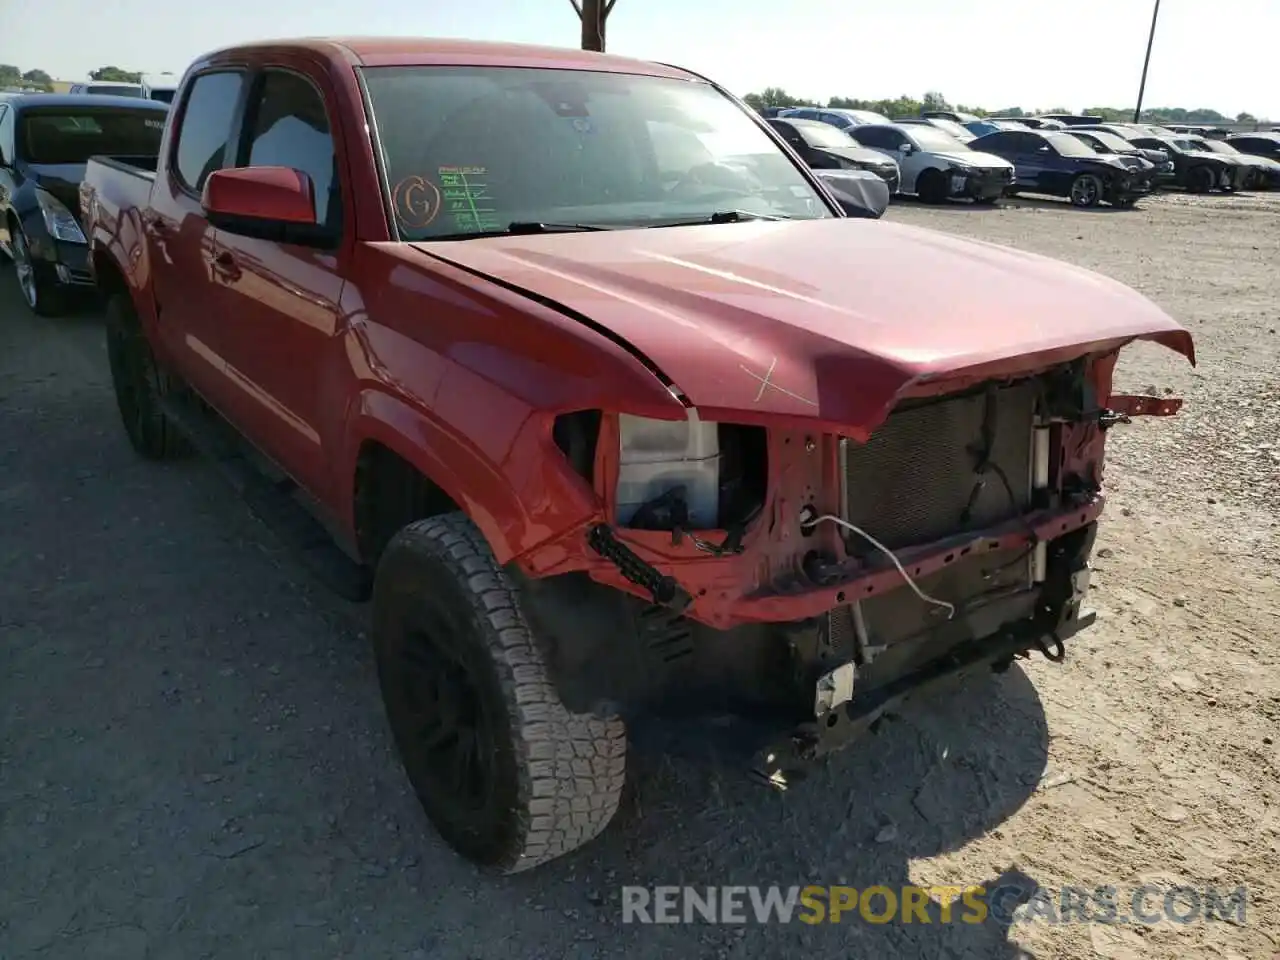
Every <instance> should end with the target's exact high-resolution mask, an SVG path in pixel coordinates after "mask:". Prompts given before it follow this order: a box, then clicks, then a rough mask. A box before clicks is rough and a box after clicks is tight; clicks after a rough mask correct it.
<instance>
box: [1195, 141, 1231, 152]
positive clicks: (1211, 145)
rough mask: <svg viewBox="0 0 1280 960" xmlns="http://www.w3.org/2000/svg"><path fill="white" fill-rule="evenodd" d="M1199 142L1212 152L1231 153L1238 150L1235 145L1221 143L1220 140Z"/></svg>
mask: <svg viewBox="0 0 1280 960" xmlns="http://www.w3.org/2000/svg"><path fill="white" fill-rule="evenodd" d="M1199 142H1200V143H1203V144H1204V147H1205V149H1207V150H1209V151H1211V152H1212V153H1226V154H1232V153H1239V152H1240V151H1238V150H1237V149H1236V148H1235V147H1233V146H1231V144H1229V143H1223V142H1222V141H1221V140H1202V141H1199Z"/></svg>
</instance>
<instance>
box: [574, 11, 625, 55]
mask: <svg viewBox="0 0 1280 960" xmlns="http://www.w3.org/2000/svg"><path fill="white" fill-rule="evenodd" d="M569 2H570V3H572V4H573V9H574V10H576V11H578V19H579V20H580V21H582V49H583V50H595V51H596V52H598V53H604V27H605V23H606V22H607V21H608V19H609V14H611V13H613V5H614V4H615V3H617V2H618V0H569Z"/></svg>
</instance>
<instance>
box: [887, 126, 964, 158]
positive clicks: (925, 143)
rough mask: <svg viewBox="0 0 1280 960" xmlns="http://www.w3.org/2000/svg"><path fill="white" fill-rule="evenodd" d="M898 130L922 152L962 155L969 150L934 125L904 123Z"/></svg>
mask: <svg viewBox="0 0 1280 960" xmlns="http://www.w3.org/2000/svg"><path fill="white" fill-rule="evenodd" d="M898 129H899V130H901V131H902V132H903V133H905V134H906V135H907V136H908V137H910V138H911V141H912V143H914V144H915V145H916V146H917V147H919V148H920V149H921V150H928V151H930V152H931V153H962V152H964V151H965V150H968V149H969V147H968V145H967V144H964V143H961V142H960V141H959V140H957V139H956V138H955V137H953V136H951V134H949V133H947V132H946V131H945V130H939V129H938V128H937V127H935V126H933V125H932V124H923V123H904V124H902V125H901V126H900V127H898Z"/></svg>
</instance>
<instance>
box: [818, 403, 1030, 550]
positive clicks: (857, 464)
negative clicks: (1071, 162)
mask: <svg viewBox="0 0 1280 960" xmlns="http://www.w3.org/2000/svg"><path fill="white" fill-rule="evenodd" d="M1036 391H1037V388H1036V384H1035V383H1034V382H1026V383H1021V384H1015V385H1013V386H1009V387H1002V388H1000V389H998V390H997V391H995V403H994V414H995V415H994V420H993V427H994V429H993V442H992V449H991V454H990V461H991V462H992V463H994V464H996V465H998V466H999V467H1000V469H1001V470H1002V471H1003V472H1004V474H1005V476H1006V477H1007V478H1008V480H1009V484H1010V486H1011V487H1012V489H1013V498H1012V500H1011V498H1010V496H1009V491H1007V490H1006V489H1005V486H1004V484H1003V483H1002V482H1001V480H1000V478H999V476H998V474H997V473H996V472H994V471H991V470H989V471H987V472H986V473H984V474H979V473H977V472H976V470H975V468H976V466H977V460H976V457H975V451H978V450H980V449H981V448H982V442H983V436H982V429H983V421H984V417H985V416H986V408H987V396H986V394H983V393H978V394H973V395H969V396H963V397H956V398H951V399H944V400H940V401H937V402H933V403H928V404H925V405H922V406H917V407H910V408H906V409H901V410H896V411H895V412H893V413H891V414H890V415H889V417H888V419H887V420H886V421H885V422H884V424H883V425H882V426H881V427H880V429H879V430H877V431H876V432H875V433H874V434H872V436H871V437H870V439H869V440H868V441H867V442H866V443H864V444H859V443H854V442H852V441H846V442H845V443H844V444H843V473H844V476H843V484H844V498H843V499H844V503H843V512H844V515H845V518H846V519H847V520H848V521H849V522H850V523H852V524H855V525H857V526H859V527H861V528H862V529H863V530H865V531H867V533H869V534H871V535H872V536H873V537H875V538H876V539H878V540H879V541H880V542H881V543H883V544H884V545H885V546H887V547H889V548H890V549H894V550H896V549H898V548H901V547H907V546H912V545H915V544H920V543H928V542H930V541H934V540H938V539H940V538H942V537H945V536H948V535H951V534H955V533H960V532H963V531H965V530H976V529H979V528H981V527H988V526H991V525H993V524H996V523H1000V522H1003V521H1005V520H1008V519H1010V518H1012V517H1014V516H1017V515H1018V514H1019V513H1021V512H1023V511H1025V510H1026V509H1027V508H1028V506H1029V505H1030V501H1031V466H1032V464H1031V459H1032V430H1033V427H1034V417H1035V399H1036ZM849 548H850V550H851V551H852V552H853V553H855V554H859V555H864V554H867V552H868V545H867V544H866V542H865V541H864V540H862V538H860V537H857V536H856V535H852V534H851V535H850V537H849Z"/></svg>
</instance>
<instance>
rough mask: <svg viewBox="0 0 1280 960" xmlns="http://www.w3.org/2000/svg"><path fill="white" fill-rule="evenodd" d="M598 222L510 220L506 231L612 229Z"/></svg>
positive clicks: (562, 231)
mask: <svg viewBox="0 0 1280 960" xmlns="http://www.w3.org/2000/svg"><path fill="white" fill-rule="evenodd" d="M613 229H614V228H613V227H607V226H605V225H604V224H600V223H548V222H547V221H545V220H512V221H511V222H510V223H508V224H507V229H506V231H505V232H506V233H592V232H595V231H597V230H613Z"/></svg>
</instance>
